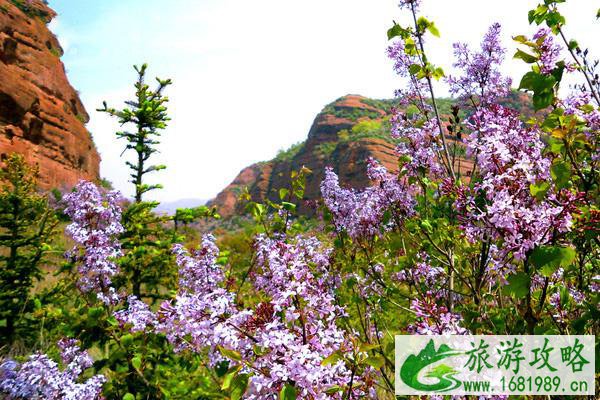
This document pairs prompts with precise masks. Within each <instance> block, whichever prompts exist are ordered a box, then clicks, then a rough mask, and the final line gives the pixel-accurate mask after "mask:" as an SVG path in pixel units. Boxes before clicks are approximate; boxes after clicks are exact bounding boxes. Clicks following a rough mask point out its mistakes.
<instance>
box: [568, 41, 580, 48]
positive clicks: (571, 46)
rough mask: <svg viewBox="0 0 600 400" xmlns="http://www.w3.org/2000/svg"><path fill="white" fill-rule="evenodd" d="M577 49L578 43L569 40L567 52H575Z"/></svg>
mask: <svg viewBox="0 0 600 400" xmlns="http://www.w3.org/2000/svg"><path fill="white" fill-rule="evenodd" d="M578 47H579V43H577V40H575V39H571V40H570V41H569V50H575V49H576V48H578Z"/></svg>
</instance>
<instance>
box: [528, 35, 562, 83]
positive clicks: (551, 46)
mask: <svg viewBox="0 0 600 400" xmlns="http://www.w3.org/2000/svg"><path fill="white" fill-rule="evenodd" d="M533 40H534V41H535V42H536V43H537V45H538V51H539V55H540V60H539V65H540V72H541V73H542V74H546V75H549V74H551V73H552V71H553V70H554V68H556V63H557V62H558V60H559V58H560V52H561V50H562V47H561V46H560V45H559V44H558V43H555V42H554V35H552V31H551V30H550V29H549V28H546V27H544V28H540V29H539V30H538V31H537V32H536V34H535V35H533Z"/></svg>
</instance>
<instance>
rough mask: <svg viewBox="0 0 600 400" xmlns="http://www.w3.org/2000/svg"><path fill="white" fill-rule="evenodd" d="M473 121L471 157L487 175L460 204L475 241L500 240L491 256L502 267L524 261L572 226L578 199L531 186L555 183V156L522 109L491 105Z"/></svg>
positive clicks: (467, 230) (464, 194)
mask: <svg viewBox="0 0 600 400" xmlns="http://www.w3.org/2000/svg"><path fill="white" fill-rule="evenodd" d="M470 125H471V129H472V133H471V135H470V136H469V138H468V139H467V155H468V156H470V157H473V158H475V160H476V163H477V167H478V168H479V174H480V176H481V179H480V181H479V182H478V183H476V184H475V185H474V188H473V190H472V191H471V192H470V193H467V192H461V193H460V196H459V197H458V199H457V201H456V207H457V209H458V210H459V211H461V215H462V217H461V218H462V219H463V222H462V228H463V229H464V231H465V234H466V236H467V238H468V239H469V240H470V241H472V242H475V241H486V242H489V241H492V242H494V244H496V243H495V242H497V245H496V246H493V247H491V248H490V250H492V252H490V256H491V257H490V260H491V261H492V262H493V263H496V270H498V271H499V270H501V269H502V267H505V266H507V265H508V264H510V261H509V259H510V258H511V257H513V258H514V259H516V260H524V259H525V257H526V255H527V253H528V252H529V251H531V250H533V249H534V248H535V247H536V246H538V245H542V244H545V243H547V242H548V240H550V238H551V237H552V235H553V232H554V231H556V232H561V233H564V232H567V231H568V230H570V228H571V224H572V220H571V214H570V212H568V211H569V209H570V204H571V203H572V201H573V199H572V198H571V197H572V196H571V195H570V194H569V192H561V193H556V192H555V191H554V190H553V189H552V188H550V190H549V191H548V194H547V197H546V199H544V200H541V201H540V200H537V199H536V198H535V197H533V196H532V195H531V192H530V186H531V185H535V184H539V183H540V182H551V178H550V175H549V169H550V160H549V159H548V158H546V156H544V155H543V152H542V150H543V148H544V143H543V141H542V139H541V133H540V132H539V130H538V129H537V128H526V127H524V126H523V123H522V122H521V121H520V120H519V118H518V115H517V113H516V112H514V111H512V110H509V109H507V108H504V107H502V106H499V105H491V106H489V107H488V108H482V109H480V110H479V111H478V112H477V113H476V114H475V115H474V116H473V118H472V119H471V121H470ZM476 199H483V200H484V202H485V205H481V202H480V201H477V200H476ZM509 269H510V268H509ZM499 278H500V281H502V280H503V279H502V276H500V277H499Z"/></svg>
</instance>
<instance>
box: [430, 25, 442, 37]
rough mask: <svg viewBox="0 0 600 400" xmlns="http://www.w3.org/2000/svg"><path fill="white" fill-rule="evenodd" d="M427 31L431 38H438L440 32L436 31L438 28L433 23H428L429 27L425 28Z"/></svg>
mask: <svg viewBox="0 0 600 400" xmlns="http://www.w3.org/2000/svg"><path fill="white" fill-rule="evenodd" d="M427 29H428V30H429V32H430V33H431V34H432V35H433V36H435V37H440V31H439V30H438V28H437V27H436V26H435V24H434V23H433V22H430V23H429V26H428V27H427Z"/></svg>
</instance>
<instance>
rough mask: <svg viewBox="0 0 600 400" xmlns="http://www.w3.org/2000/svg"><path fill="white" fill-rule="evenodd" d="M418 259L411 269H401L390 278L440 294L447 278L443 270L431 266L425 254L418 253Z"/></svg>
mask: <svg viewBox="0 0 600 400" xmlns="http://www.w3.org/2000/svg"><path fill="white" fill-rule="evenodd" d="M418 259H419V261H418V262H417V263H416V264H415V265H414V266H413V267H412V268H406V269H403V270H402V271H400V272H397V273H395V274H394V275H393V276H392V278H393V279H394V280H396V281H398V282H405V283H408V284H411V285H414V286H417V287H425V288H429V289H430V290H431V289H434V288H436V291H437V292H442V291H443V287H444V283H445V280H446V278H447V276H446V271H444V269H443V268H440V267H434V266H432V265H431V264H430V262H429V257H428V256H427V254H426V253H420V254H419V255H418ZM441 294H443V293H441Z"/></svg>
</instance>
